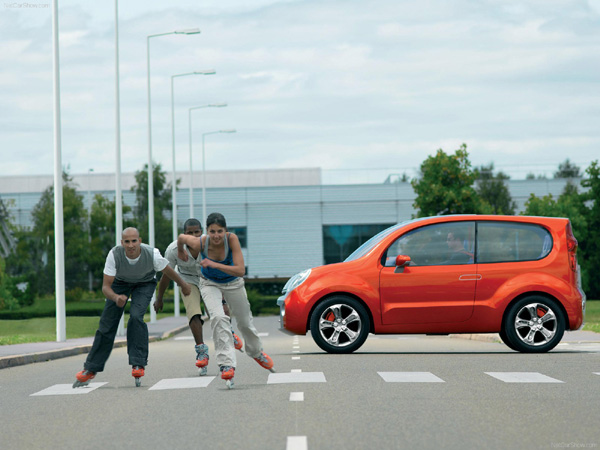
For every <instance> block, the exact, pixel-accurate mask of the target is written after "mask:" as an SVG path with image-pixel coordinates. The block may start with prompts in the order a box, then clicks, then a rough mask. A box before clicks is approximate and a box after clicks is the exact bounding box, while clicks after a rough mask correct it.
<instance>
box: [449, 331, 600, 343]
mask: <svg viewBox="0 0 600 450" xmlns="http://www.w3.org/2000/svg"><path fill="white" fill-rule="evenodd" d="M450 337H452V338H460V339H471V340H474V341H485V342H499V343H502V339H500V335H499V334H498V333H485V334H483V333H480V334H451V335H450ZM560 342H562V343H567V344H581V343H584V342H590V343H591V342H596V343H600V333H594V332H593V331H584V330H580V331H565V334H564V335H563V337H562V339H561V340H560Z"/></svg>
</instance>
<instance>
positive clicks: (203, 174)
mask: <svg viewBox="0 0 600 450" xmlns="http://www.w3.org/2000/svg"><path fill="white" fill-rule="evenodd" d="M204 136H206V133H202V223H204V225H206V164H205V161H204ZM204 230H205V231H204V232H205V233H207V234H208V230H207V229H206V227H205V228H204Z"/></svg>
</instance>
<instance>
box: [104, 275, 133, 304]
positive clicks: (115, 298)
mask: <svg viewBox="0 0 600 450" xmlns="http://www.w3.org/2000/svg"><path fill="white" fill-rule="evenodd" d="M113 281H115V277H112V276H110V275H106V274H104V278H102V293H103V294H104V296H105V297H106V299H107V300H110V301H112V302H115V303H116V304H117V306H118V307H120V308H122V307H123V306H125V303H127V296H126V295H123V294H117V293H115V291H113V289H112V284H113Z"/></svg>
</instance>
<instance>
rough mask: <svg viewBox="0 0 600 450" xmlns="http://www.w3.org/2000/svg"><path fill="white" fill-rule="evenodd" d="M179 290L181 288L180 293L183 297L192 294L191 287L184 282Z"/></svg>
mask: <svg viewBox="0 0 600 450" xmlns="http://www.w3.org/2000/svg"><path fill="white" fill-rule="evenodd" d="M180 288H181V293H182V294H183V295H185V296H186V297H187V296H188V295H190V294H191V293H192V287H191V286H190V285H189V284H187V283H186V282H185V281H184V282H183V284H182V285H181V286H180Z"/></svg>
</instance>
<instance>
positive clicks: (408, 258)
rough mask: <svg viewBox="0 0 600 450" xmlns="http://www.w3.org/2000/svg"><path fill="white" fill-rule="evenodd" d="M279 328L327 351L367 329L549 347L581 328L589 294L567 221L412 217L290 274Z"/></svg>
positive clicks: (343, 347)
mask: <svg viewBox="0 0 600 450" xmlns="http://www.w3.org/2000/svg"><path fill="white" fill-rule="evenodd" d="M277 303H278V304H279V306H280V320H281V326H282V328H283V329H284V330H287V331H289V332H291V333H294V334H306V332H307V331H308V330H310V331H311V334H312V336H313V338H314V340H315V342H316V343H317V345H319V347H321V348H322V349H323V350H325V351H327V352H329V353H350V352H353V351H355V350H357V349H358V348H360V346H361V345H362V344H363V343H364V342H365V340H366V339H367V336H368V334H369V333H373V334H450V333H453V334H454V333H499V334H500V337H501V338H502V340H503V341H504V343H505V344H506V345H507V346H508V347H510V348H512V349H513V350H517V351H520V352H547V351H549V350H551V349H553V348H554V347H555V346H556V345H557V344H558V343H559V342H560V340H561V339H562V336H563V333H564V331H565V330H577V329H579V328H581V327H582V326H583V320H584V315H585V303H586V297H585V294H584V293H583V291H582V289H581V277H580V270H579V266H578V264H577V240H576V239H575V236H574V235H573V232H572V229H571V224H570V221H569V220H568V219H566V218H550V217H527V216H495V215H456V216H438V217H427V218H421V219H415V220H410V221H407V222H402V223H399V224H397V225H395V226H392V227H390V228H388V229H386V230H384V231H382V232H381V233H379V234H378V235H376V236H374V237H373V238H371V239H370V240H369V241H367V242H365V243H364V244H363V245H362V246H360V247H359V248H358V249H356V251H355V252H354V253H352V254H351V255H350V256H349V257H348V258H347V259H346V260H345V261H344V262H341V263H337V264H330V265H325V266H320V267H315V268H312V269H308V270H306V271H304V272H301V273H299V274H297V275H295V276H293V277H292V278H290V280H289V281H288V283H287V284H286V285H285V287H284V289H283V294H282V296H281V297H280V298H279V299H278V301H277Z"/></svg>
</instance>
